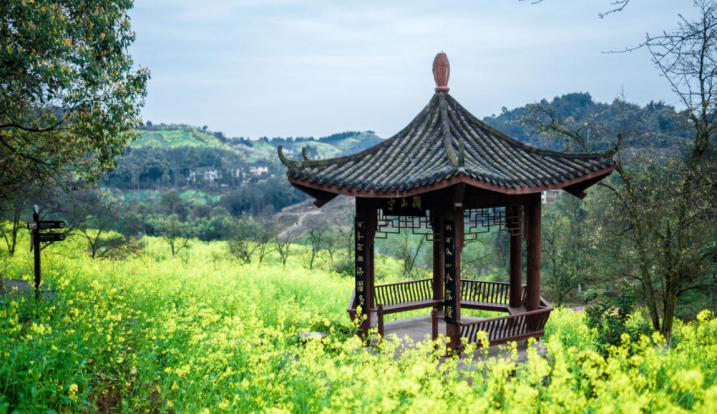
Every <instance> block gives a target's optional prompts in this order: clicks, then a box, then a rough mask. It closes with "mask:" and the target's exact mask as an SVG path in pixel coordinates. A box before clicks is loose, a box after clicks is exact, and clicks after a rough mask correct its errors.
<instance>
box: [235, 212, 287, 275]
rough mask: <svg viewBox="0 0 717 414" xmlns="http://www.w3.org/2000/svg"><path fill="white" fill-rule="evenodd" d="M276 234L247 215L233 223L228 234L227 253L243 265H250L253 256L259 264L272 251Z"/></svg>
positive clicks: (271, 227)
mask: <svg viewBox="0 0 717 414" xmlns="http://www.w3.org/2000/svg"><path fill="white" fill-rule="evenodd" d="M275 239H276V232H275V230H274V227H273V226H272V225H270V224H269V223H267V222H265V221H260V220H257V219H255V218H254V217H252V216H249V215H243V216H242V217H240V218H239V219H238V220H236V221H235V222H234V225H233V226H232V230H231V232H230V236H229V240H228V247H229V253H230V254H231V255H233V256H234V257H236V258H237V259H239V260H240V261H241V262H243V263H247V264H248V263H251V261H252V260H253V259H254V257H255V255H258V257H259V263H261V262H262V261H263V260H264V258H265V257H266V256H267V255H268V254H269V253H270V252H271V251H272V250H273V248H274V247H275V244H274V241H275Z"/></svg>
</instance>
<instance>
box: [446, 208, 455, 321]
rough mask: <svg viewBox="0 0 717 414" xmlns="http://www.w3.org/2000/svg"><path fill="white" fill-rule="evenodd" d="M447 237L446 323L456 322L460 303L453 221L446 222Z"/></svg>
mask: <svg viewBox="0 0 717 414" xmlns="http://www.w3.org/2000/svg"><path fill="white" fill-rule="evenodd" d="M443 230H444V232H443V233H444V235H445V243H444V246H445V249H446V251H445V259H444V265H445V271H444V273H445V284H446V286H445V305H444V306H445V319H446V322H451V323H454V322H456V307H457V306H458V302H457V299H456V268H455V266H456V263H455V251H456V228H455V225H454V224H453V221H452V220H446V221H445V222H444V228H443Z"/></svg>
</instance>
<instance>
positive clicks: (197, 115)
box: [130, 0, 694, 138]
mask: <svg viewBox="0 0 717 414" xmlns="http://www.w3.org/2000/svg"><path fill="white" fill-rule="evenodd" d="M612 1H613V0H544V1H542V2H540V3H539V4H531V3H530V0H526V1H519V0H462V1H458V0H442V1H438V0H436V1H428V0H413V1H399V0H397V1H390V2H387V1H374V0H362V1H346V0H332V1H328V0H326V1H298V0H201V1H197V0H135V7H134V9H133V10H132V11H131V13H130V17H131V18H132V25H133V29H134V31H135V33H136V36H137V38H136V41H135V43H134V44H133V45H132V47H131V49H130V53H131V54H132V56H133V58H134V60H135V63H137V64H138V65H140V66H143V67H148V68H149V69H150V72H151V76H152V78H151V80H150V81H149V85H148V94H147V99H146V102H145V106H144V109H143V111H142V117H143V119H144V120H150V121H152V122H154V123H159V122H165V123H183V124H190V125H196V126H203V125H207V126H208V127H209V128H210V129H211V130H213V131H223V132H224V133H225V134H226V135H227V136H230V137H231V136H242V137H250V138H258V137H262V136H269V137H273V136H315V137H320V136H325V135H329V134H332V133H336V132H341V131H350V130H361V131H363V130H374V131H376V132H377V133H378V134H379V135H380V136H382V137H389V136H391V135H393V134H395V133H397V132H398V131H399V130H400V129H401V128H403V127H404V126H405V125H407V124H408V123H409V122H410V121H411V119H412V118H413V117H414V116H415V115H417V114H418V112H419V111H420V110H421V109H422V108H423V107H424V106H425V105H426V103H428V101H429V99H430V98H431V96H432V95H433V88H434V86H435V85H434V81H433V75H432V73H431V65H432V62H433V58H434V56H435V55H436V53H438V52H440V51H444V52H445V53H446V54H447V55H448V59H449V61H450V64H451V76H450V82H449V84H448V86H449V87H450V88H451V90H450V93H451V95H452V96H453V97H454V98H456V99H457V100H458V101H459V102H461V104H462V105H463V106H464V107H466V108H467V109H468V110H469V111H471V112H472V113H473V114H474V115H476V116H478V117H484V116H488V115H492V114H497V113H500V111H501V108H503V107H506V108H508V109H511V108H514V107H517V106H522V105H525V104H526V103H530V102H536V101H539V100H541V99H543V98H546V99H552V98H553V97H555V96H559V95H562V94H565V93H570V92H589V93H590V94H592V96H593V98H594V99H596V100H599V101H606V102H609V101H612V100H613V99H615V98H616V97H619V96H624V98H625V99H627V100H628V101H630V102H635V103H639V104H645V103H647V102H649V101H651V100H655V101H658V100H662V101H664V102H666V103H669V104H674V105H677V104H678V102H677V100H676V98H675V97H674V96H673V94H672V93H671V92H670V90H669V87H668V85H667V83H666V82H665V80H664V79H662V78H660V77H659V75H658V73H657V71H656V69H655V68H654V66H653V65H652V63H651V62H650V57H649V55H648V53H647V51H646V50H638V51H636V52H632V53H619V54H610V53H605V52H606V51H610V50H620V49H623V48H625V47H628V46H633V45H636V44H639V43H640V41H641V40H643V39H644V37H645V34H646V33H659V32H661V31H662V30H669V29H672V28H674V27H676V25H677V22H678V19H679V17H678V14H680V13H681V14H683V15H685V16H688V17H689V16H691V15H694V11H693V8H692V7H691V3H692V2H691V1H689V0H632V1H631V2H630V3H629V4H628V6H627V7H626V8H625V10H623V11H621V12H619V13H614V14H611V15H610V16H608V17H605V18H599V17H598V14H599V13H600V12H604V11H606V10H609V9H610V7H611V6H610V3H611V2H612Z"/></svg>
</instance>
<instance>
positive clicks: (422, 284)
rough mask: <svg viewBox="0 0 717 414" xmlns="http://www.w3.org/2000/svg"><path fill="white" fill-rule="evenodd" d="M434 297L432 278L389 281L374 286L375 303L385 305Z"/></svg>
mask: <svg viewBox="0 0 717 414" xmlns="http://www.w3.org/2000/svg"><path fill="white" fill-rule="evenodd" d="M432 299H433V282H432V280H431V279H420V280H410V281H406V282H397V283H387V284H385V285H376V286H375V287H374V301H375V303H376V304H380V305H384V306H395V305H402V304H407V303H411V302H422V301H428V300H432Z"/></svg>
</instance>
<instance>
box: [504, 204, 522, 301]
mask: <svg viewBox="0 0 717 414" xmlns="http://www.w3.org/2000/svg"><path fill="white" fill-rule="evenodd" d="M521 214H522V210H521V208H520V206H511V207H508V219H509V220H510V222H509V223H508V229H509V230H508V231H509V232H510V305H509V306H510V307H511V308H518V307H520V306H522V305H523V303H522V300H523V282H522V279H523V275H522V273H523V263H522V262H523V260H522V259H523V234H522V231H521V222H522V219H521Z"/></svg>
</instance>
